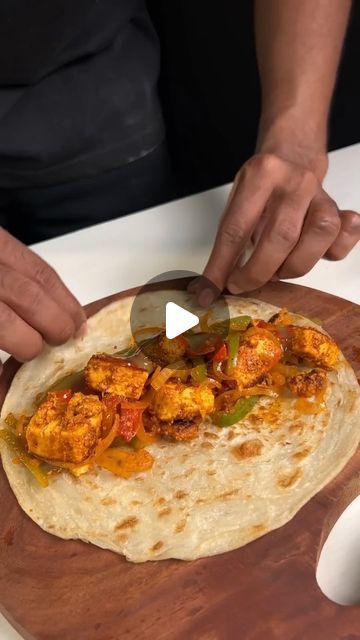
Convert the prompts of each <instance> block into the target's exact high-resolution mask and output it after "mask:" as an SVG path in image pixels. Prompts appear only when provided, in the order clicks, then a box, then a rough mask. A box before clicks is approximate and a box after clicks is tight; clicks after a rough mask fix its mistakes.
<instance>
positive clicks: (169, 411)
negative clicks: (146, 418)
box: [152, 382, 214, 422]
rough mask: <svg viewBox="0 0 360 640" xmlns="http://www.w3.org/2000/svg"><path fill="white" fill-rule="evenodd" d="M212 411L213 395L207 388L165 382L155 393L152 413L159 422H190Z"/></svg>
mask: <svg viewBox="0 0 360 640" xmlns="http://www.w3.org/2000/svg"><path fill="white" fill-rule="evenodd" d="M213 410H214V394H213V392H212V391H211V389H209V388H208V387H201V386H198V387H192V386H189V385H186V384H182V383H180V382H167V383H165V384H164V385H163V386H162V387H161V388H160V389H159V391H158V392H157V393H156V395H155V398H154V401H153V406H152V411H153V413H154V414H155V416H156V417H157V418H158V419H159V420H163V421H165V422H173V421H174V420H190V421H191V420H192V419H193V418H195V417H197V416H201V415H205V414H208V413H211V412H212V411H213Z"/></svg>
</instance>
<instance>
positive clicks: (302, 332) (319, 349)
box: [289, 326, 339, 369]
mask: <svg viewBox="0 0 360 640" xmlns="http://www.w3.org/2000/svg"><path fill="white" fill-rule="evenodd" d="M289 349H290V351H291V352H292V353H294V354H295V355H297V356H300V357H301V358H306V359H307V360H310V361H311V362H313V363H314V364H316V365H317V366H319V367H324V368H325V369H333V368H334V367H335V365H336V363H337V361H338V358H339V349H338V347H337V345H336V344H335V342H334V341H333V340H332V339H331V338H330V337H329V336H327V335H326V334H324V333H322V332H321V331H318V330H317V329H313V328H312V327H296V326H292V327H291V333H290V341H289Z"/></svg>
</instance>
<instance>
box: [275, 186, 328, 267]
mask: <svg viewBox="0 0 360 640" xmlns="http://www.w3.org/2000/svg"><path fill="white" fill-rule="evenodd" d="M339 230H340V218H339V213H338V208H337V206H336V204H335V202H334V201H333V200H331V198H329V196H327V195H326V194H325V193H324V194H323V195H322V196H321V197H319V198H314V200H313V202H312V203H311V205H310V207H309V211H308V214H307V216H306V220H305V224H304V229H303V232H302V234H301V238H300V240H299V242H298V243H297V245H296V247H295V248H294V250H293V251H292V252H291V253H290V255H289V257H288V258H287V260H285V262H284V264H283V265H282V267H281V268H280V270H279V272H278V275H279V277H280V278H297V277H299V276H303V275H304V274H305V273H308V271H310V270H311V269H312V268H313V266H314V265H315V264H316V263H317V262H318V260H320V258H322V257H323V255H324V254H325V253H326V251H327V250H328V248H329V247H330V246H331V245H332V243H333V242H334V240H335V238H336V237H337V235H338V233H339Z"/></svg>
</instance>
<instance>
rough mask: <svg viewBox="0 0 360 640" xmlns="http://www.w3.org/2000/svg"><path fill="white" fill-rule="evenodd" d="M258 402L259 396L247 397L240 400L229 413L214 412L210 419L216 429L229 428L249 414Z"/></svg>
mask: <svg viewBox="0 0 360 640" xmlns="http://www.w3.org/2000/svg"><path fill="white" fill-rule="evenodd" d="M258 400H259V396H249V397H248V398H240V399H239V400H238V401H237V402H236V403H235V406H234V407H233V408H232V409H231V411H216V412H215V413H213V414H212V416H211V418H212V421H213V422H214V424H216V426H218V427H231V426H232V425H233V424H235V422H239V420H242V419H243V418H245V416H246V415H247V414H248V413H250V411H251V410H252V409H253V408H254V406H255V405H256V403H257V402H258Z"/></svg>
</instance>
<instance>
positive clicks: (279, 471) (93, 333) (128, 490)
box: [0, 291, 360, 562]
mask: <svg viewBox="0 0 360 640" xmlns="http://www.w3.org/2000/svg"><path fill="white" fill-rule="evenodd" d="M143 295H144V304H143V309H144V310H143V323H144V325H147V324H149V325H151V321H152V318H153V317H155V315H156V312H157V309H158V305H159V304H161V301H159V293H155V294H154V293H153V294H151V293H147V294H143ZM165 295H166V294H165ZM171 296H172V300H173V301H174V302H176V303H177V304H179V305H180V306H185V307H186V305H187V303H188V300H187V297H188V294H187V293H185V292H175V293H174V292H173V291H172V292H171ZM132 302H133V298H126V299H123V300H120V301H118V302H115V303H113V304H111V305H109V306H108V307H105V308H104V309H102V310H101V311H100V312H99V313H97V314H96V315H95V316H93V317H92V318H91V319H90V320H89V325H88V333H87V335H86V337H84V338H82V339H78V340H72V341H70V342H68V343H67V344H66V345H65V346H62V347H56V348H49V347H46V348H45V349H44V352H43V353H42V354H41V355H40V356H39V357H38V358H36V360H34V361H32V362H30V363H27V364H25V365H23V366H22V367H21V369H20V370H19V371H18V373H17V374H16V376H15V378H14V380H13V382H12V385H11V388H10V390H9V392H8V394H7V396H6V399H5V402H4V405H3V408H2V412H1V420H2V421H3V420H4V418H5V417H6V416H7V415H8V414H9V413H10V412H11V413H14V414H15V415H20V414H22V413H28V414H30V413H31V412H33V410H34V407H33V402H34V399H35V398H36V396H37V395H38V394H39V393H41V392H43V391H44V390H46V389H47V388H48V387H49V386H51V385H52V384H54V383H55V382H56V381H57V380H59V379H60V378H63V377H64V376H65V375H68V374H70V373H72V372H74V371H79V370H81V369H82V368H84V366H85V365H86V363H87V361H88V359H89V357H90V356H91V355H92V354H94V353H96V352H107V353H115V352H116V351H118V350H119V349H121V348H123V347H126V346H127V344H128V342H129V338H130V330H129V317H130V310H131V305H132ZM228 304H229V307H230V310H231V315H232V316H237V315H241V314H247V315H250V316H252V317H257V318H263V319H265V320H267V319H269V318H270V316H271V315H273V314H274V313H275V312H277V311H278V308H277V307H274V306H272V305H270V304H268V303H265V302H261V301H257V300H253V299H241V298H234V297H231V298H228ZM295 323H296V324H299V325H306V326H310V325H312V324H313V323H311V322H310V321H309V320H306V319H304V318H301V317H300V316H296V319H295ZM314 326H316V328H317V329H319V327H318V326H317V325H314ZM329 379H330V383H329V385H328V389H327V392H326V395H325V409H324V410H323V411H322V412H321V413H318V414H315V415H314V414H312V415H306V414H300V413H299V411H298V410H296V408H295V403H296V399H294V398H290V397H289V398H282V399H280V400H278V399H275V400H274V399H272V398H266V397H263V398H262V399H261V400H260V401H259V403H258V404H257V405H256V406H255V408H254V409H253V410H252V412H251V413H250V414H248V416H247V417H246V418H245V419H244V420H242V421H241V422H240V423H238V424H237V425H234V426H232V427H230V428H223V429H221V428H218V427H216V426H213V425H212V424H211V422H210V421H205V422H204V423H203V424H202V426H201V429H200V435H199V437H198V438H196V439H195V440H192V441H190V442H185V443H182V442H177V443H170V442H165V441H161V440H160V441H158V442H156V443H155V444H152V445H150V446H148V447H147V449H148V451H150V453H151V454H152V455H153V456H154V458H155V462H154V466H153V468H152V469H151V470H150V471H146V472H142V473H138V474H136V475H135V476H132V477H131V478H130V479H123V478H120V477H116V476H114V475H113V474H111V473H109V472H108V471H106V470H103V469H99V468H96V469H94V470H92V471H90V472H89V473H87V474H85V475H83V476H81V477H79V478H75V477H73V476H72V475H70V474H69V473H67V472H65V473H62V474H61V475H59V476H56V477H55V478H54V479H53V480H52V481H51V483H50V485H49V487H48V488H45V489H44V488H42V487H41V486H40V485H38V484H37V483H36V481H35V480H34V479H33V478H32V477H31V475H30V474H29V473H28V471H27V470H26V469H25V468H24V467H23V466H22V465H15V464H13V462H12V458H13V454H12V453H11V452H10V451H9V449H8V448H7V447H6V445H5V444H4V443H1V445H0V446H1V455H2V461H3V466H4V469H5V472H6V474H7V477H8V479H9V482H10V485H11V487H12V489H13V491H14V493H15V495H16V497H17V499H18V501H19V504H20V506H21V507H22V508H23V510H24V511H25V512H26V513H27V514H28V515H29V516H30V518H32V519H33V520H34V521H35V522H36V523H37V524H38V525H39V526H40V527H42V528H43V529H44V530H45V531H48V532H49V533H52V534H54V535H57V536H59V537H61V538H65V539H69V538H79V539H81V540H84V541H87V542H91V543H93V544H95V545H98V546H99V547H102V548H104V549H111V550H113V551H115V552H117V553H120V554H123V555H125V556H126V558H127V559H128V560H131V561H133V562H144V561H146V560H162V559H165V558H179V559H182V560H194V559H196V558H200V557H204V556H211V555H215V554H219V553H222V552H225V551H230V550H232V549H236V548H238V547H241V546H242V545H245V544H246V543H248V542H250V541H252V540H254V539H256V538H258V537H259V536H262V535H263V534H265V533H267V532H268V531H271V530H273V529H276V528H277V527H280V526H282V525H283V524H285V523H286V522H288V521H289V520H290V519H291V518H292V517H293V516H294V514H295V513H296V512H297V511H298V510H299V509H300V507H301V506H302V505H303V504H304V503H306V502H307V501H308V500H309V499H310V498H311V497H312V496H313V495H314V494H315V493H317V492H318V491H319V490H320V489H321V488H322V487H323V486H324V485H325V484H326V483H328V482H329V481H330V480H331V479H332V478H333V477H334V476H336V475H337V473H338V472H339V471H340V470H341V469H342V468H343V467H344V465H345V464H346V462H347V461H348V460H349V458H350V457H351V456H352V455H353V453H354V452H355V450H356V448H357V446H358V442H359V439H360V431H359V422H358V416H359V409H360V393H359V386H358V384H357V381H356V378H355V374H354V372H353V370H352V368H351V367H350V365H349V364H348V363H347V362H346V360H345V358H344V357H343V356H342V355H341V357H340V360H339V364H338V366H337V369H336V370H335V371H333V372H331V373H330V375H329Z"/></svg>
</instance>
